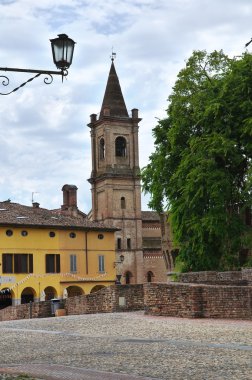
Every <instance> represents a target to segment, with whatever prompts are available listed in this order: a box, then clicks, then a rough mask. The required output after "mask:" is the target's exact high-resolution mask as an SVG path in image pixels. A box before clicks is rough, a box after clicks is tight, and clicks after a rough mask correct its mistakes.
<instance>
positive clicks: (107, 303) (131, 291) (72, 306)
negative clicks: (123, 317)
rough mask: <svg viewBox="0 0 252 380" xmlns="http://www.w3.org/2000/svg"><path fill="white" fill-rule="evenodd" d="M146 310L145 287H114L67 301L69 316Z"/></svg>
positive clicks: (66, 307) (66, 306)
mask: <svg viewBox="0 0 252 380" xmlns="http://www.w3.org/2000/svg"><path fill="white" fill-rule="evenodd" d="M143 308H144V295H143V285H119V286H117V285H112V286H109V287H107V288H103V289H101V290H99V291H98V292H95V293H91V294H87V295H83V296H78V297H71V298H68V299H66V301H65V309H66V312H67V315H73V314H91V313H113V312H116V311H133V310H142V309H143Z"/></svg>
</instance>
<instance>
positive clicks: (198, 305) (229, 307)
mask: <svg viewBox="0 0 252 380" xmlns="http://www.w3.org/2000/svg"><path fill="white" fill-rule="evenodd" d="M144 295H145V310H146V314H149V315H160V316H171V317H184V318H185V317H186V318H233V319H252V287H250V286H220V285H197V284H181V283H169V284H152V283H150V284H144Z"/></svg>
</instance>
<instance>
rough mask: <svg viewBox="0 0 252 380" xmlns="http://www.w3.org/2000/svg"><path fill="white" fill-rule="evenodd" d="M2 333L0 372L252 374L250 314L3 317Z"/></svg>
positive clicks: (213, 377) (219, 379) (70, 376)
mask: <svg viewBox="0 0 252 380" xmlns="http://www.w3.org/2000/svg"><path fill="white" fill-rule="evenodd" d="M0 333H1V341H0V353H1V359H0V367H1V368H0V372H8V371H9V372H14V373H18V372H19V373H21V372H26V373H28V374H31V375H33V376H37V378H38V377H40V378H43V379H48V380H49V379H50V380H51V379H62V380H63V379H64V380H82V379H88V380H93V379H103V380H109V379H115V380H124V379H125V380H133V379H139V376H142V377H144V378H145V379H146V378H151V379H161V380H168V379H169V380H170V379H171V380H182V379H183V380H187V379H193V380H251V379H252V321H232V320H220V319H218V320H214V319H190V320H189V319H180V318H168V317H167V318H164V317H150V316H145V315H144V314H143V313H142V312H134V313H114V314H89V315H80V316H69V317H58V318H45V319H33V320H21V321H9V322H1V323H0ZM96 371H98V372H96ZM135 376H136V377H135ZM140 379H141V377H140Z"/></svg>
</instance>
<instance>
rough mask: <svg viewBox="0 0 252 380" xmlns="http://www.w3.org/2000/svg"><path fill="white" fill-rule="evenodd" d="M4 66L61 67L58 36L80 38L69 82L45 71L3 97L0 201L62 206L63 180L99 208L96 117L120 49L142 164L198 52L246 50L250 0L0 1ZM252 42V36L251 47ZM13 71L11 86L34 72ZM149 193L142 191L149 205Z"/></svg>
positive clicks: (85, 206)
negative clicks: (94, 177) (94, 194)
mask: <svg viewBox="0 0 252 380" xmlns="http://www.w3.org/2000/svg"><path fill="white" fill-rule="evenodd" d="M0 14H1V23H0V35H1V37H2V39H1V42H0V67H14V68H16V67H18V68H26V69H28V68H30V69H41V70H56V68H55V66H54V64H53V61H52V54H51V46H50V39H52V38H55V37H57V35H58V34H61V33H65V34H67V35H68V36H69V37H70V38H72V39H73V40H74V41H75V42H76V45H75V51H74V57H73V63H72V66H71V67H70V69H69V75H68V77H67V79H66V80H65V81H64V82H63V83H62V82H61V78H60V76H55V77H54V80H53V83H52V84H50V85H45V84H44V82H43V79H44V78H43V77H40V78H37V79H35V80H33V81H32V82H30V83H28V84H27V85H25V86H24V87H22V88H21V89H20V90H18V91H16V92H14V93H13V94H10V95H7V96H1V95H0V201H4V200H6V199H11V201H12V202H18V203H22V204H25V205H31V203H32V200H33V201H35V202H39V203H40V206H41V207H45V208H49V209H54V208H59V207H60V206H61V205H62V203H63V200H62V198H63V197H62V191H61V189H62V186H63V185H64V184H74V185H76V186H77V187H78V206H79V208H80V209H81V210H82V211H84V212H88V211H89V210H90V209H91V192H90V184H89V183H88V181H87V179H88V178H89V177H90V174H91V146H90V145H91V144H90V130H89V128H88V127H87V124H88V123H89V121H90V115H91V114H93V113H99V112H100V108H101V104H102V100H103V95H104V91H105V86H106V82H107V78H108V73H109V69H110V65H111V60H110V57H111V54H112V51H113V52H115V53H116V60H115V67H116V71H117V74H118V77H119V80H120V84H121V88H122V92H123V95H124V100H125V103H126V106H127V108H128V110H131V109H133V108H138V109H139V117H141V118H142V121H141V123H140V128H139V146H140V147H139V149H140V152H139V154H140V166H141V167H144V166H145V165H146V164H147V163H148V158H149V156H150V154H151V153H152V152H153V151H154V141H153V136H152V129H153V128H154V127H155V125H156V124H157V119H162V118H165V117H166V109H167V107H168V102H167V98H168V96H169V95H170V94H171V92H172V88H173V86H174V84H175V81H176V76H177V74H178V72H179V71H180V70H181V69H182V68H183V67H184V66H185V62H186V60H187V59H188V58H189V57H190V55H191V54H192V52H193V51H194V50H206V51H207V52H211V51H213V50H221V49H223V51H224V52H225V53H226V54H228V55H229V56H230V57H233V56H236V55H241V54H242V53H243V52H244V51H245V43H246V42H248V41H249V40H250V38H251V37H252V1H251V0H239V1H238V0H123V1H120V0H106V1H104V0H61V1H58V0H40V1H34V0H0ZM250 48H251V49H252V44H251V45H250V46H249V47H248V49H250ZM6 74H9V75H8V77H9V79H10V83H9V85H8V86H2V85H1V83H2V81H3V78H0V92H1V93H5V92H9V91H11V90H12V89H13V88H15V87H17V86H19V85H20V84H21V83H23V82H24V81H26V80H27V79H29V78H30V76H31V75H29V74H28V75H27V74H21V73H5V72H4V71H1V72H0V75H6ZM148 200H149V196H146V195H143V196H142V209H144V210H147V209H148Z"/></svg>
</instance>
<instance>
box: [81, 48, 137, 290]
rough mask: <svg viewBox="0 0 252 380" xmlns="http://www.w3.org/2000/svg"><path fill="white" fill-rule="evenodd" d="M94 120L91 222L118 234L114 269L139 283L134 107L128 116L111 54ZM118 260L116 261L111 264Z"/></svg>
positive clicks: (92, 133) (90, 124)
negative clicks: (119, 260) (103, 89)
mask: <svg viewBox="0 0 252 380" xmlns="http://www.w3.org/2000/svg"><path fill="white" fill-rule="evenodd" d="M114 54H115V53H112V63H111V67H110V71H109V76H108V80H107V85H106V89H105V94H104V98H103V102H102V106H101V112H100V114H99V117H97V115H96V114H92V115H91V116H90V118H91V120H90V123H89V124H88V126H89V127H90V130H91V150H92V173H91V178H90V179H89V182H90V183H91V186H92V187H91V191H92V212H91V214H92V219H93V220H96V221H103V222H104V223H106V224H110V225H112V226H114V227H116V228H118V229H119V231H118V232H116V242H115V244H116V250H117V256H118V258H119V256H120V255H124V258H125V259H124V262H123V264H120V268H118V269H119V270H120V271H121V272H123V273H124V274H125V276H126V274H127V276H128V277H127V276H126V278H130V277H129V276H131V283H142V282H143V250H142V213H141V186H140V169H139V148H138V129H139V125H138V124H139V122H140V121H141V119H140V118H139V117H138V109H136V108H134V109H132V111H131V115H130V116H129V114H128V111H127V108H126V105H125V102H124V98H123V94H122V91H121V86H120V82H119V79H118V76H117V73H116V70H115V65H114V60H113V55H114ZM116 261H118V260H116Z"/></svg>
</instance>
